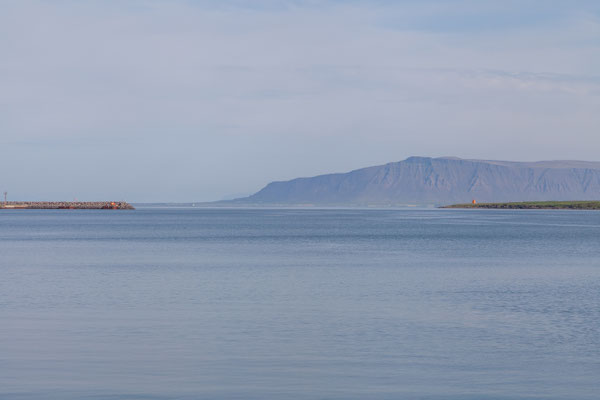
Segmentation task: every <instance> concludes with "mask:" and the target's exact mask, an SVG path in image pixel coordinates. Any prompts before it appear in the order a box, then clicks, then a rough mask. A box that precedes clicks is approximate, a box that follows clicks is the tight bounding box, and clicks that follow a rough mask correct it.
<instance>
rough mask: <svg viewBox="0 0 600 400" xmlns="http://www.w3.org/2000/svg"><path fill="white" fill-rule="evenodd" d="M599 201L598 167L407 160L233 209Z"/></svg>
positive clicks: (274, 187)
mask: <svg viewBox="0 0 600 400" xmlns="http://www.w3.org/2000/svg"><path fill="white" fill-rule="evenodd" d="M472 199H476V200H477V201H481V202H509V201H535V200H538V201H539V200H598V199H600V162H588V161H539V162H510V161H487V160H464V159H460V158H455V157H442V158H429V157H410V158H407V159H406V160H404V161H399V162H392V163H388V164H385V165H379V166H374V167H367V168H361V169H357V170H354V171H350V172H347V173H336V174H327V175H319V176H315V177H311V178H297V179H292V180H290V181H282V182H272V183H269V184H268V185H267V186H265V187H264V188H263V189H262V190H260V191H259V192H257V193H255V194H254V195H252V196H249V197H245V198H241V199H236V200H232V201H229V202H228V203H233V204H265V205H268V204H281V205H286V204H290V205H291V204H313V205H382V206H385V205H402V204H451V203H464V202H470V201H471V200H472Z"/></svg>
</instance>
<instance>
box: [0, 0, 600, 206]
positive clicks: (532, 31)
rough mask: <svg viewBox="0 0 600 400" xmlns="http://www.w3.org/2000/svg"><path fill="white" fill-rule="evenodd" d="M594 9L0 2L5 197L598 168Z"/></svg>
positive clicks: (551, 4)
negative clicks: (413, 169)
mask: <svg viewBox="0 0 600 400" xmlns="http://www.w3.org/2000/svg"><path fill="white" fill-rule="evenodd" d="M599 71H600V2H598V1H527V0H519V1H508V0H502V1H448V0H447V1H441V0H440V1H424V0H419V1H416V0H415V1H366V0H365V1H359V0H357V1H274V0H273V1H239V0H238V1H224V0H221V1H192V0H188V1H183V0H182V1H177V0H171V1H126V0H120V1H99V0H98V1H75V0H72V1H67V0H59V1H29V0H14V1H11V0H0V191H4V190H8V191H9V193H10V197H11V198H13V199H66V200H69V199H73V198H78V199H89V200H92V199H97V200H102V199H125V200H129V201H202V200H214V199H220V198H222V197H225V196H228V195H231V194H238V193H252V192H254V191H256V190H258V189H260V188H261V187H262V186H263V185H264V184H266V183H268V182H269V181H272V180H282V179H290V178H294V177H297V176H310V175H316V174H320V173H327V172H339V171H347V170H351V169H355V168H360V167H363V166H369V165H375V164H382V163H385V162H389V161H396V160H401V159H404V158H406V157H408V156H411V155H421V156H445V155H453V156H458V157H464V158H486V159H490V158H493V159H506V160H542V159H585V160H600V158H599V157H600V156H599V155H598V149H599V148H600V129H599V128H600V112H598V110H600V73H599Z"/></svg>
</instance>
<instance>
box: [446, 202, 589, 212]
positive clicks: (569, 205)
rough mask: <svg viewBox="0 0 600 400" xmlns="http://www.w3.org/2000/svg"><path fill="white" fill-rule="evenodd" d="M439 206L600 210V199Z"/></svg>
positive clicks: (448, 206)
mask: <svg viewBox="0 0 600 400" xmlns="http://www.w3.org/2000/svg"><path fill="white" fill-rule="evenodd" d="M439 208H486V209H508V210H600V201H584V200H583V201H522V202H509V203H474V204H473V203H466V204H451V205H447V206H441V207H439Z"/></svg>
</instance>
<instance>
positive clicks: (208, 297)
mask: <svg viewBox="0 0 600 400" xmlns="http://www.w3.org/2000/svg"><path fill="white" fill-rule="evenodd" d="M0 398H1V399H17V400H19V399H61V400H65V399H67V400H68V399H94V400H99V399H186V400H187V399H435V400H442V399H472V400H475V399H482V400H489V399H590V400H591V399H598V398H600V213H599V212H585V211H532V210H515V211H509V210H436V209H428V210H418V209H410V210H305V209H302V210H282V209H276V210H260V209H254V210H243V209H238V210H219V209H151V208H148V209H143V208H141V209H138V210H136V211H119V212H112V211H85V210H47V211H41V210H40V211H36V210H11V211H4V212H1V213H0Z"/></svg>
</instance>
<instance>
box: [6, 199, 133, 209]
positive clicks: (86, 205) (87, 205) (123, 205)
mask: <svg viewBox="0 0 600 400" xmlns="http://www.w3.org/2000/svg"><path fill="white" fill-rule="evenodd" d="M0 209H34V210H61V209H65V210H134V209H135V208H134V207H133V206H132V205H131V204H129V203H127V202H124V201H8V202H2V203H0Z"/></svg>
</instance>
